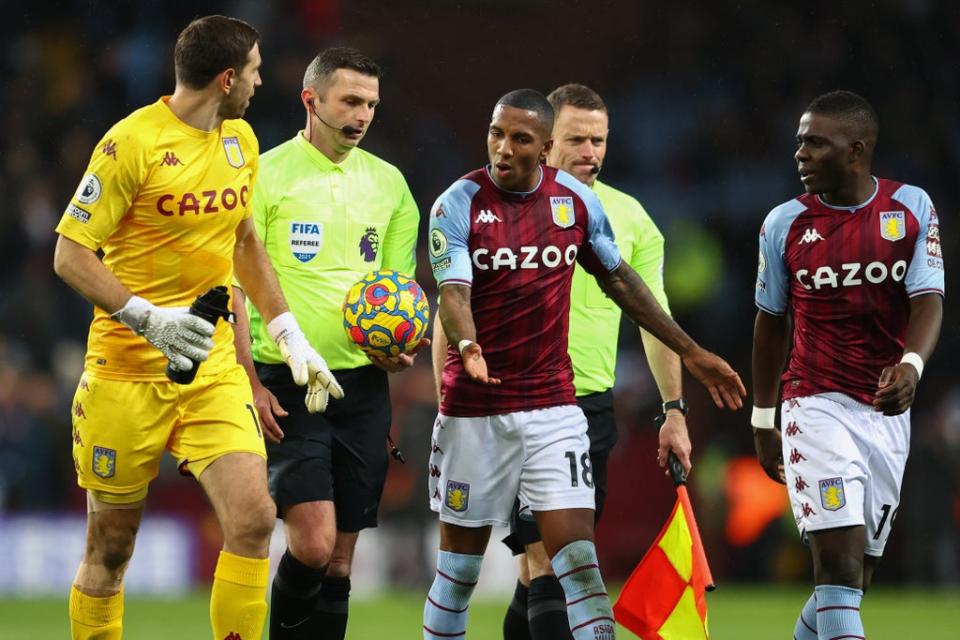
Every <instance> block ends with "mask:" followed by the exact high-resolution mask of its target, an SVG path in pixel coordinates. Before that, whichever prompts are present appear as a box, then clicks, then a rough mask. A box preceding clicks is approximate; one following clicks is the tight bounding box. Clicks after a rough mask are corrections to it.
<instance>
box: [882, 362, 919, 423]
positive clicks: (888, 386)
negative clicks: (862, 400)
mask: <svg viewBox="0 0 960 640" xmlns="http://www.w3.org/2000/svg"><path fill="white" fill-rule="evenodd" d="M918 382H920V376H919V374H918V373H917V370H916V369H915V368H914V367H913V365H912V364H908V363H906V362H901V363H900V364H898V365H894V366H892V367H884V368H883V372H882V373H881V374H880V383H879V384H878V385H877V393H876V395H875V396H873V408H874V410H876V411H882V412H883V415H885V416H898V415H900V414H901V413H903V412H904V411H906V410H907V409H909V408H910V405H912V404H913V398H914V396H915V395H916V394H917V383H918Z"/></svg>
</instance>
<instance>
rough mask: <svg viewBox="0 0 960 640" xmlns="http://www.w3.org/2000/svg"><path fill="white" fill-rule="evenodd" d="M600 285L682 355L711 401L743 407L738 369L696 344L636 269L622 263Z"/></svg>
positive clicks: (642, 327) (632, 318) (614, 299)
mask: <svg viewBox="0 0 960 640" xmlns="http://www.w3.org/2000/svg"><path fill="white" fill-rule="evenodd" d="M597 282H598V283H600V287H601V288H602V289H603V290H604V292H605V293H606V294H607V295H608V296H610V298H611V299H612V300H613V301H614V302H616V303H617V305H618V306H619V307H620V308H621V309H622V310H623V311H624V313H626V314H627V315H628V316H629V317H630V319H631V320H633V321H634V322H636V323H637V324H638V325H640V328H641V329H646V330H647V331H649V332H650V333H651V334H652V335H654V336H656V338H657V339H658V340H660V342H662V343H663V344H664V345H666V346H667V347H669V348H670V349H671V350H672V351H673V352H674V353H676V354H677V355H679V356H680V357H681V358H683V362H684V364H685V365H686V367H687V369H689V370H690V373H692V374H693V375H694V377H696V378H697V380H699V381H700V382H701V383H702V384H703V385H704V386H705V387H706V388H707V390H708V391H709V392H710V397H711V398H713V402H714V404H716V405H717V406H718V407H721V408H722V407H727V408H728V409H739V408H740V407H742V406H743V402H742V401H741V400H740V398H741V397H743V396H744V395H746V393H747V392H746V389H744V387H743V382H742V381H741V380H740V376H738V375H737V372H736V371H734V370H733V368H732V367H730V365H729V364H727V363H726V362H725V361H724V360H723V359H722V358H720V357H719V356H717V355H715V354H713V353H710V352H709V351H707V350H706V349H704V348H702V347H700V346H699V345H697V343H696V342H694V341H693V338H691V337H690V336H688V335H687V334H686V332H685V331H684V330H683V329H681V328H680V326H679V325H678V324H677V323H676V322H674V321H673V318H671V317H670V316H668V315H667V314H666V312H664V310H663V309H662V308H661V307H660V304H659V303H658V302H657V300H656V298H654V297H653V294H651V293H650V290H649V289H648V288H647V285H645V284H644V283H643V280H641V279H640V276H638V275H637V272H636V271H634V270H633V268H632V267H630V265H628V264H626V263H621V264H620V266H619V267H617V268H616V269H615V270H613V271H612V272H611V273H608V274H605V275H603V276H600V277H598V278H597Z"/></svg>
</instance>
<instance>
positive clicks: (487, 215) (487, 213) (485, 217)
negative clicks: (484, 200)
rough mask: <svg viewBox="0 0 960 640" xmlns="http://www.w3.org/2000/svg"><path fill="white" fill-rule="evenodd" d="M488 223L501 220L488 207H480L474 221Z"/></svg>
mask: <svg viewBox="0 0 960 640" xmlns="http://www.w3.org/2000/svg"><path fill="white" fill-rule="evenodd" d="M479 222H484V223H490V222H503V220H501V219H500V218H498V217H497V216H495V215H494V214H493V211H491V210H490V209H480V213H479V214H477V219H476V220H474V223H479Z"/></svg>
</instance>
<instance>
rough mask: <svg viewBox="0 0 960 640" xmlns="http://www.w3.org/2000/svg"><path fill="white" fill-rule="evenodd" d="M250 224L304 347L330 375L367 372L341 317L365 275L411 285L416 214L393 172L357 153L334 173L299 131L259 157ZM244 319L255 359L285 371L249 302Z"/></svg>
mask: <svg viewBox="0 0 960 640" xmlns="http://www.w3.org/2000/svg"><path fill="white" fill-rule="evenodd" d="M253 221H254V224H255V225H256V228H257V233H258V234H259V236H260V239H261V240H263V245H264V247H265V248H266V250H267V254H268V255H269V256H270V261H271V262H272V263H273V267H274V269H275V270H276V272H277V278H278V279H279V280H280V287H281V288H282V289H283V294H284V296H285V297H286V299H287V304H289V305H290V310H291V311H292V312H293V315H294V316H295V317H296V318H297V322H298V323H299V324H300V327H301V328H302V329H303V332H304V334H306V336H307V339H308V340H309V341H310V344H311V345H313V347H314V348H315V349H316V350H317V351H318V352H319V353H320V355H322V356H323V357H324V359H325V360H326V361H327V364H328V365H329V367H330V368H331V369H352V368H355V367H360V366H364V365H367V364H370V361H369V360H368V359H367V357H366V356H365V355H364V354H363V353H362V352H361V351H360V350H359V349H358V348H357V347H356V346H355V345H354V344H353V343H352V342H350V341H349V340H348V339H347V334H346V333H345V332H344V329H343V315H342V313H341V311H340V307H341V305H343V299H344V297H346V295H347V290H348V289H349V288H350V287H351V286H353V284H354V283H355V282H356V281H357V280H359V279H360V278H361V277H362V276H363V275H364V274H366V273H368V272H370V271H374V270H376V269H393V270H394V271H399V272H400V273H403V274H406V275H409V276H411V277H413V274H414V271H415V270H416V247H417V230H418V227H419V224H420V212H419V210H418V209H417V204H416V202H414V200H413V196H412V195H411V194H410V189H409V188H408V187H407V183H406V181H405V180H404V179H403V175H401V173H400V171H399V170H398V169H397V168H396V167H394V166H393V165H391V164H389V163H387V162H385V161H383V160H381V159H380V158H377V157H376V156H374V155H372V154H370V153H367V152H366V151H364V150H363V149H354V150H353V151H351V152H350V155H348V156H347V157H346V159H345V160H344V161H343V162H341V163H340V164H335V163H334V162H331V161H330V160H329V159H328V158H327V157H326V156H325V155H323V154H322V153H321V152H320V151H318V150H317V149H316V148H315V147H314V146H313V145H312V144H310V143H309V142H308V141H307V140H306V138H304V137H303V132H302V131H301V132H300V133H298V134H297V135H296V137H294V138H293V139H292V140H289V141H287V142H284V143H283V144H281V145H280V146H278V147H275V148H273V149H271V150H270V151H268V152H267V153H265V154H263V155H262V156H260V175H259V176H258V178H257V186H256V189H254V194H253ZM247 313H248V314H249V315H250V333H251V335H252V336H253V359H254V360H256V361H257V362H265V363H280V362H283V359H282V358H281V357H280V351H279V350H278V349H277V346H276V344H275V343H274V341H273V340H272V339H271V338H270V334H269V333H268V332H267V326H266V323H265V322H264V321H263V318H262V317H261V316H260V314H259V313H258V312H257V310H256V308H254V307H253V306H252V305H251V304H249V302H248V304H247Z"/></svg>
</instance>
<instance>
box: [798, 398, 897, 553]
mask: <svg viewBox="0 0 960 640" xmlns="http://www.w3.org/2000/svg"><path fill="white" fill-rule="evenodd" d="M781 415H782V425H781V430H782V434H783V465H784V470H785V471H786V476H787V491H788V492H789V494H790V504H791V506H792V507H793V515H794V519H795V520H796V522H797V527H798V528H799V529H800V532H801V534H805V533H807V532H810V531H820V530H823V529H834V528H838V527H847V526H853V525H864V526H865V527H866V534H867V548H866V553H867V554H868V555H871V556H882V555H883V548H884V546H886V544H887V538H888V537H889V536H890V528H891V526H892V524H893V519H894V517H895V515H896V513H897V508H898V507H899V506H900V487H901V484H902V482H903V470H904V467H905V466H906V464H907V455H908V454H909V452H910V411H909V409H908V410H907V411H906V412H905V413H903V414H901V415H899V416H885V415H883V414H882V413H880V412H878V411H875V410H874V409H873V407H871V406H869V405H866V404H863V403H862V402H858V401H857V400H854V399H853V398H851V397H849V396H847V395H844V394H841V393H822V394H817V395H814V396H808V397H804V398H793V399H790V400H786V401H784V403H783V405H782V407H781Z"/></svg>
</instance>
